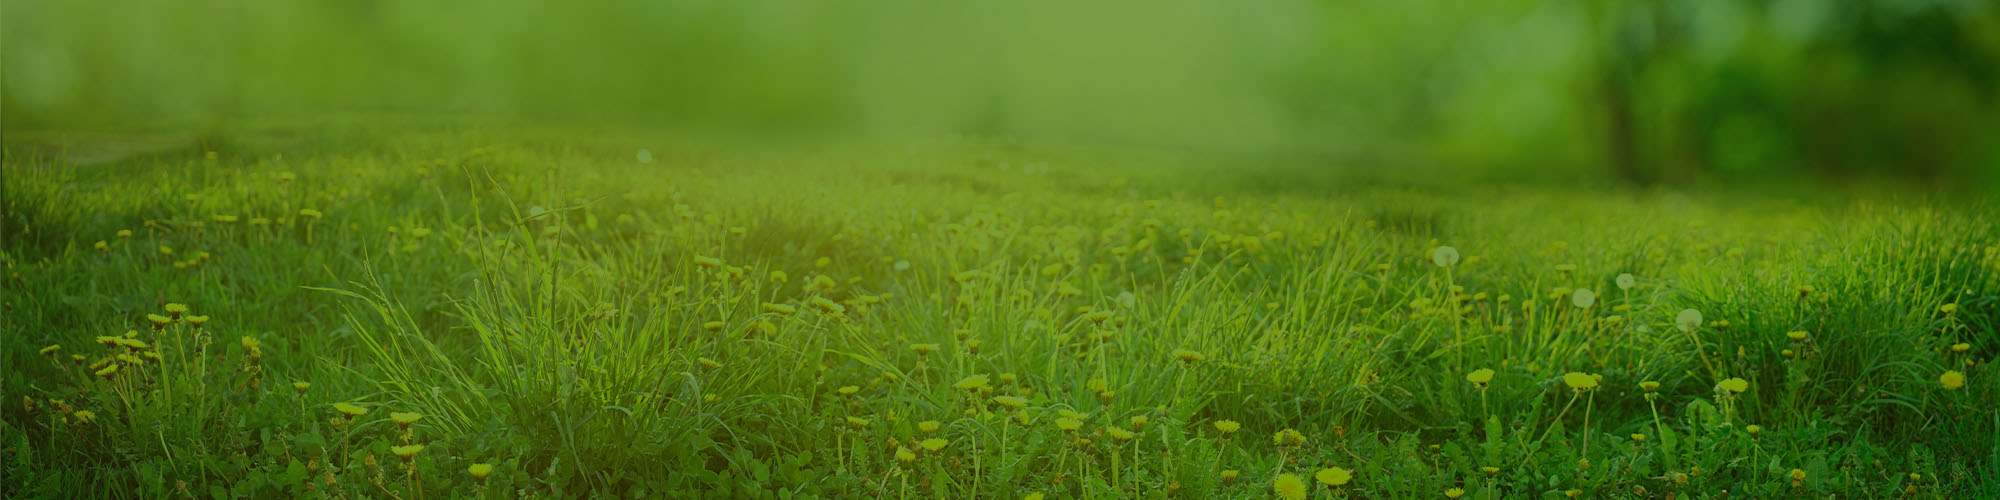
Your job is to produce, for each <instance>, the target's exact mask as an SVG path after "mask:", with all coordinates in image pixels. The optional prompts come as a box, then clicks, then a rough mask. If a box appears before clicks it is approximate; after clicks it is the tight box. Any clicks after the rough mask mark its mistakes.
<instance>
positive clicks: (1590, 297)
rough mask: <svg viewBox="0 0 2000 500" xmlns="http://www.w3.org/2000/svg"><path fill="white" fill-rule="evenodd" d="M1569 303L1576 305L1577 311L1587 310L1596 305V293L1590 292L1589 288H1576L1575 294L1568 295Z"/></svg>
mask: <svg viewBox="0 0 2000 500" xmlns="http://www.w3.org/2000/svg"><path fill="white" fill-rule="evenodd" d="M1569 302H1570V303H1571V304H1576V308H1577V309H1589V308H1590V306H1591V305H1594V304H1596V303H1597V292H1592V291H1590V289H1589V288H1578V289H1576V292H1574V293H1571V294H1570V296H1569Z"/></svg>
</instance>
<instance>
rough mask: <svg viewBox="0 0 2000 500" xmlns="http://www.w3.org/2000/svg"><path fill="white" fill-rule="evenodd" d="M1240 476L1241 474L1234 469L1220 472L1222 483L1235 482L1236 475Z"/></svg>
mask: <svg viewBox="0 0 2000 500" xmlns="http://www.w3.org/2000/svg"><path fill="white" fill-rule="evenodd" d="M1241 474H1242V472H1240V471H1237V470H1236V469H1225V470H1223V471H1222V480H1223V481H1234V480H1236V476H1238V475H1241Z"/></svg>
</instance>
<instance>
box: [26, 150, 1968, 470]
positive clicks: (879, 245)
mask: <svg viewBox="0 0 2000 500" xmlns="http://www.w3.org/2000/svg"><path fill="white" fill-rule="evenodd" d="M9 139H10V140H9V143H8V145H7V148H8V149H7V154H6V160H5V166H4V192H5V207H4V209H5V212H4V244H0V250H4V254H0V265H4V267H5V272H6V279H7V282H6V283H7V284H6V286H5V287H4V292H5V295H4V310H0V311H4V316H5V318H6V320H5V322H4V325H0V334H4V337H5V339H6V341H5V342H4V343H0V360H3V361H4V366H5V367H6V368H5V370H4V371H0V373H4V375H0V377H4V378H0V396H4V403H5V404H4V406H0V473H4V477H5V480H4V481H0V497H5V498H86V497H89V498H214V499H230V498H393V499H399V500H415V499H424V498H481V499H493V498H580V497H592V498H782V499H789V498H895V499H903V498H992V499H1022V498H1283V499H1291V500H1296V499H1302V498H1449V499H1457V498H1474V499H1497V498H1661V499H1687V498H1926V499H1931V498H1936V499H1945V498H1952V499H1957V498H2000V479H1996V478H2000V437H1996V436H2000V389H1996V387H2000V385H1996V384H2000V381H1996V379H1995V378H1994V377H1996V376H2000V373H1996V372H1995V370H1994V369H1993V363H1992V361H1993V357H1994V355H1995V353H1996V352H2000V334H1996V332H2000V230H1997V229H1996V226H1995V224H1996V222H2000V221H1996V219H1995V217H1994V215H1995V214H1996V213H2000V206H1996V203H1995V201H1994V200H1992V199H1979V198H1967V197H1928V196H1905V195H1897V194H1894V193H1888V192H1886V191H1884V192H1875V193H1866V194H1855V195H1832V194H1822V195H1819V196H1790V195H1771V194H1769V193H1763V192H1760V191H1759V189H1760V188H1756V187H1748V186H1742V187H1734V188H1732V187H1727V186H1720V187H1713V186H1712V188H1711V189H1692V190H1688V191H1686V192H1676V191H1672V190H1666V189H1636V188H1625V187H1610V186H1590V185H1581V186H1577V185H1558V184H1518V183H1484V182H1475V181H1471V180H1463V181H1453V180H1441V181H1440V180H1433V181H1432V182H1404V183H1398V182H1385V181H1368V182H1361V181H1353V182H1349V181H1348V180H1346V179H1340V178H1337V177H1335V176H1331V175H1327V174H1322V173H1315V171H1309V170H1303V169H1299V168H1291V167H1275V166H1269V165H1265V164H1262V163H1257V162H1224V161H1223V160H1209V159H1202V158H1193V157H1187V156H1177V155H1161V154H1151V153H1147V152H1144V151H1114V150H1102V149H1085V148H1077V147H1063V146H1059V145H1045V144H1044V145H1036V144H1023V143H1013V142H1003V141H979V140H969V139H951V140H943V139H940V140H931V141H880V142H854V143H841V144H798V145H789V146H785V147H776V146H765V145H757V144H751V143H740V142H731V141H727V140H720V139H710V140H695V139H661V138H659V137H649V136H643V135H636V134H621V133H602V132H594V131H575V130H569V131H555V130H539V129H532V130H531V129H524V128H508V129H497V130H496V129H492V128H483V127H406V128H401V129H389V130H386V131H384V130H372V129H364V128H339V127H327V128H308V129H297V130H292V131H289V132H283V133H262V134H247V133H246V134H240V135H239V134H219V135H208V136H201V137H197V138H195V139H194V140H192V141H190V142H188V143H186V144H183V145H180V146H175V147H168V148H152V149H144V148H141V149H134V150H129V151H128V150H117V149H115V147H114V146H105V145H102V144H98V145H95V146H92V145H78V144H70V145H67V146H55V145H52V144H59V141H58V139H65V138H62V137H57V138H56V139H47V140H46V141H44V142H35V141H37V140H42V139H35V138H22V137H10V138H9ZM100 142H116V141H100ZM128 149H129V148H128ZM107 151H108V152H107Z"/></svg>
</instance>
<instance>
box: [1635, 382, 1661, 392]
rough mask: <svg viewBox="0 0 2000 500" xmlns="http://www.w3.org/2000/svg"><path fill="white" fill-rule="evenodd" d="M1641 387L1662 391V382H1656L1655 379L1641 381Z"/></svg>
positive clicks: (1649, 390)
mask: <svg viewBox="0 0 2000 500" xmlns="http://www.w3.org/2000/svg"><path fill="white" fill-rule="evenodd" d="M1639 389H1642V390H1645V391H1646V392H1659V391H1660V383H1659V382H1654V381H1651V380H1648V381H1645V382H1640V383H1639Z"/></svg>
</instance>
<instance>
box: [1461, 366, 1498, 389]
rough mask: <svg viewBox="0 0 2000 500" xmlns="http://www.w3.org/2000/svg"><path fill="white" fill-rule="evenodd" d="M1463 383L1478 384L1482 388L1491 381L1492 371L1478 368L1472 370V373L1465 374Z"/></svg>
mask: <svg viewBox="0 0 2000 500" xmlns="http://www.w3.org/2000/svg"><path fill="white" fill-rule="evenodd" d="M1465 381H1466V382H1471V383H1474V384H1478V385H1480V386H1482V387H1483V386H1485V385H1486V384H1487V383H1488V382H1492V381H1493V369H1491V368H1480V369H1477V370H1473V371H1472V373H1467V374H1465Z"/></svg>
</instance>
